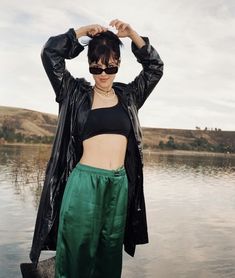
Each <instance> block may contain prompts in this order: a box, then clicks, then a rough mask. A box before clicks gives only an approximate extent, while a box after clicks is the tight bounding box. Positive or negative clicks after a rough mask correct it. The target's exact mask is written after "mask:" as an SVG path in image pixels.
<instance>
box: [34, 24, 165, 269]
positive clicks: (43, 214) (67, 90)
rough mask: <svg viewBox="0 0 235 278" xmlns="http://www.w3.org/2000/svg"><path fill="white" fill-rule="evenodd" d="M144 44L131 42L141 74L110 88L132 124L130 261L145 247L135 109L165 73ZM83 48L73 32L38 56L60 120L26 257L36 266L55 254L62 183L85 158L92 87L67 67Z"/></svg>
mask: <svg viewBox="0 0 235 278" xmlns="http://www.w3.org/2000/svg"><path fill="white" fill-rule="evenodd" d="M144 40H145V42H146V45H144V46H143V47H142V48H141V49H138V48H137V47H136V46H135V44H133V43H132V51H133V53H134V55H135V56H136V58H137V61H138V62H139V63H141V64H142V68H143V69H142V71H141V72H140V74H139V75H138V76H137V77H136V78H135V79H134V81H132V82H130V83H128V84H124V83H118V82H115V83H114V84H113V88H114V90H115V92H116V94H117V96H118V98H119V101H120V103H121V105H122V106H123V108H124V109H125V111H126V112H127V113H128V115H129V118H130V120H131V123H132V129H131V132H130V136H129V138H128V144H127V150H126V156H125V169H126V171H127V177H128V208H127V221H126V231H125V238H124V246H125V251H126V252H127V253H128V254H130V255H131V256H134V253H135V246H136V244H143V243H147V242H148V233H147V221H146V211H145V201H144V193H143V152H142V132H141V127H140V123H139V119H138V110H139V109H140V108H141V106H142V105H143V104H144V102H145V100H146V99H147V97H148V96H149V94H150V93H151V92H152V91H153V89H154V87H155V86H156V84H157V83H158V81H159V80H160V78H161V76H162V74H163V62H162V60H161V59H160V57H159V54H158V53H157V51H156V50H155V49H154V48H153V47H152V46H151V45H150V44H149V40H148V38H144ZM83 49H84V47H83V46H82V45H81V44H80V43H79V42H78V40H77V38H76V34H75V31H74V29H73V28H71V29H69V30H68V31H67V32H66V33H64V34H60V35H57V36H54V37H50V38H49V40H48V41H47V42H46V44H45V45H44V47H43V49H42V53H41V57H42V62H43V66H44V68H45V71H46V73H47V76H48V78H49V80H50V82H51V84H52V86H53V89H54V91H55V94H56V101H57V102H58V103H59V117H58V127H57V131H56V136H55V140H54V142H53V147H52V152H51V157H50V160H49V162H48V165H47V169H46V176H45V181H44V186H43V190H42V194H41V199H40V204H39V208H38V213H37V219H36V224H35V230H34V236H33V242H32V248H31V252H30V259H31V261H32V262H34V263H35V264H37V262H38V259H39V256H40V253H41V250H55V249H56V241H57V232H58V216H59V211H60V205H61V199H62V196H63V192H64V188H65V184H66V181H67V178H68V176H69V173H71V171H72V170H73V168H74V167H75V166H76V164H77V163H78V162H79V160H80V158H81V156H82V153H83V146H82V134H83V129H84V125H85V123H86V120H87V116H88V114H89V111H90V110H91V105H92V100H93V93H92V86H91V84H90V83H89V82H87V81H86V80H85V79H84V78H74V77H73V76H72V75H71V74H70V73H69V71H68V70H67V69H66V66H65V59H72V58H75V57H76V56H77V55H78V54H79V53H80V52H81V51H82V50H83Z"/></svg>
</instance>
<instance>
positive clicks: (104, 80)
mask: <svg viewBox="0 0 235 278" xmlns="http://www.w3.org/2000/svg"><path fill="white" fill-rule="evenodd" d="M107 80H108V78H100V81H101V82H106V81H107Z"/></svg>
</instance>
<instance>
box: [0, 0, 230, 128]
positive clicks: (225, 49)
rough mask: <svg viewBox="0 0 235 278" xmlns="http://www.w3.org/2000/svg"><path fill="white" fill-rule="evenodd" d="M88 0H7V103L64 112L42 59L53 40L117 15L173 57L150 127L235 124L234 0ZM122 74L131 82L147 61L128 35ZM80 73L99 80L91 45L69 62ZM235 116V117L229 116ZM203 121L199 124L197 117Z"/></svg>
mask: <svg viewBox="0 0 235 278" xmlns="http://www.w3.org/2000/svg"><path fill="white" fill-rule="evenodd" d="M110 7H111V6H110V1H107V0H105V1H99V2H94V1H91V0H87V1H85V2H84V3H82V4H81V3H78V2H75V1H59V2H58V1H39V0H36V1H34V2H33V5H32V3H31V2H29V1H26V0H23V1H21V2H20V5H19V2H17V1H16V0H12V1H3V3H1V10H0V33H1V38H4V39H2V40H1V41H0V46H1V47H0V59H1V64H2V65H3V66H2V67H1V75H0V97H1V104H2V105H9V106H18V107H24V108H29V109H35V110H39V111H43V112H49V113H57V111H58V107H57V104H56V103H55V101H54V94H53V90H52V87H51V85H50V83H49V80H48V79H47V76H46V74H45V72H44V69H43V67H42V64H41V59H40V51H41V48H42V46H43V44H44V43H45V42H46V40H47V39H48V38H49V37H50V36H52V35H57V34H60V33H64V32H66V31H67V30H68V29H69V28H72V27H73V28H75V29H76V28H78V27H79V26H82V25H87V24H91V23H101V24H104V25H108V23H109V21H110V20H111V19H113V18H120V19H122V20H124V21H127V22H129V23H130V24H131V25H132V26H133V27H134V28H135V29H136V30H137V31H138V32H139V33H140V34H141V35H143V36H148V37H149V38H150V41H151V43H152V44H153V45H154V46H155V48H156V49H157V50H158V52H159V54H160V56H161V58H162V59H163V61H164V63H165V70H164V75H163V78H162V79H161V81H160V82H159V84H158V85H157V87H156V88H155V90H154V92H153V93H152V94H151V95H150V97H149V99H148V100H147V101H146V104H145V105H144V107H143V108H142V109H141V112H140V120H141V123H142V124H143V125H149V126H161V127H164V125H166V126H167V127H178V128H181V127H182V128H184V127H187V128H195V126H196V125H200V124H201V125H204V126H214V125H215V122H217V124H218V126H219V127H220V128H222V129H230V130H234V128H235V127H234V123H233V121H232V120H231V119H234V118H235V109H234V101H235V97H234V90H235V81H234V80H235V79H234V73H233V72H234V68H235V56H234V54H233V53H234V52H233V45H234V43H235V36H234V33H233V30H234V29H235V16H234V14H235V4H234V3H233V1H229V0H209V1H202V0H198V1H193V0H178V1H170V0H159V1H155V0H150V1H148V4H146V5H145V4H144V3H143V1H133V0H131V1H124V0H122V1H116V2H112V7H111V12H110ZM124 44H125V46H124V49H123V52H122V64H121V70H120V73H119V74H118V80H120V81H123V82H128V81H131V80H132V79H133V78H134V77H135V76H136V75H137V74H138V72H139V71H140V69H141V68H140V66H139V65H138V64H137V63H136V59H135V58H134V57H133V54H132V53H131V51H130V41H129V40H128V39H124ZM66 63H67V67H68V68H69V70H70V71H71V73H72V74H73V75H74V76H84V77H85V78H87V79H88V80H89V81H91V82H92V79H91V77H90V75H89V74H88V71H87V57H86V51H84V52H83V53H82V54H81V55H79V57H77V58H76V59H74V60H71V61H66ZM229 119H230V120H229ZM197 122H198V123H197Z"/></svg>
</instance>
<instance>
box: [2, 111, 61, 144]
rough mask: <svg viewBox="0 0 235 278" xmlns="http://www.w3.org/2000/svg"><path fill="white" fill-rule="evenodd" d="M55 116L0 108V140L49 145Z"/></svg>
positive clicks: (54, 126)
mask: <svg viewBox="0 0 235 278" xmlns="http://www.w3.org/2000/svg"><path fill="white" fill-rule="evenodd" d="M56 125H57V116H56V115H53V114H48V113H42V112H37V111H33V110H29V109H22V108H15V107H7V106H0V138H1V137H2V138H4V139H2V141H3V140H5V141H7V142H25V143H50V142H52V140H53V137H54V134H55V130H56Z"/></svg>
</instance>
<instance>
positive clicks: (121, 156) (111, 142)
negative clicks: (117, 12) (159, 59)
mask: <svg viewBox="0 0 235 278" xmlns="http://www.w3.org/2000/svg"><path fill="white" fill-rule="evenodd" d="M109 25H110V26H112V27H114V28H116V30H117V36H118V37H119V38H130V39H131V40H132V41H133V42H134V43H135V45H136V46H137V47H138V48H141V47H142V46H144V45H145V41H144V40H143V39H142V38H141V37H140V36H139V35H138V33H137V32H136V31H135V30H134V29H133V28H132V27H131V26H130V25H129V24H127V23H125V22H123V21H120V20H118V19H114V20H112V21H111V22H110V23H109ZM107 30H108V28H107V27H104V26H101V25H99V24H92V25H88V26H82V27H80V28H78V29H77V30H75V33H76V36H77V38H80V37H82V36H86V35H89V36H95V35H96V34H98V33H101V32H105V31H107ZM109 65H110V66H115V65H118V66H119V64H117V61H115V60H113V59H110V61H109ZM96 66H98V67H101V68H103V69H104V68H106V65H104V64H102V63H101V61H98V63H97V65H96ZM115 76H116V74H111V75H110V74H106V73H105V72H104V71H103V72H102V73H101V74H99V75H93V78H94V81H95V86H96V87H97V88H98V89H99V90H101V91H110V90H111V89H112V86H113V81H114V79H115ZM117 102H118V98H117V96H116V95H111V96H107V97H104V96H103V97H101V96H100V95H99V94H97V93H96V92H95V91H94V97H93V103H92V109H95V108H101V107H110V106H114V105H115V104H117ZM126 147H127V138H126V137H125V136H123V135H119V134H100V135H96V136H93V137H91V138H88V139H86V140H84V141H83V155H82V157H81V159H80V163H82V164H86V165H90V166H94V167H98V168H103V169H108V170H115V169H117V168H119V167H120V166H122V165H124V160H125V153H126Z"/></svg>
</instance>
